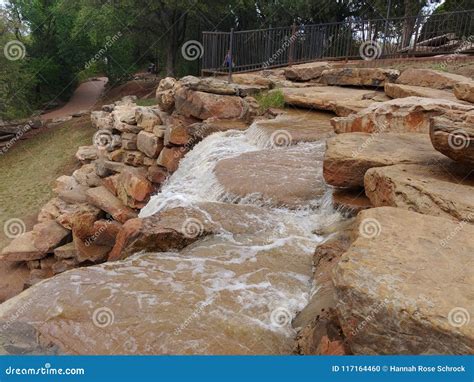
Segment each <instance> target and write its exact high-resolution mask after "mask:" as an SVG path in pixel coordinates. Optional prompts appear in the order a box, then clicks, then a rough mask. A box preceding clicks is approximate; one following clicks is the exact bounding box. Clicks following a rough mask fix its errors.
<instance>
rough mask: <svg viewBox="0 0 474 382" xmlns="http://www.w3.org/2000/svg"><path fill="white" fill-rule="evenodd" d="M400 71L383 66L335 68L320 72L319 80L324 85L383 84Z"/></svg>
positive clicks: (391, 79) (392, 79)
mask: <svg viewBox="0 0 474 382" xmlns="http://www.w3.org/2000/svg"><path fill="white" fill-rule="evenodd" d="M399 75H400V72H399V71H398V70H395V69H385V68H336V69H327V70H324V71H323V72H322V73H321V79H320V81H321V82H322V83H324V84H326V85H338V86H341V85H351V86H383V85H384V84H385V83H387V82H394V81H395V80H396V79H397V78H398V76H399Z"/></svg>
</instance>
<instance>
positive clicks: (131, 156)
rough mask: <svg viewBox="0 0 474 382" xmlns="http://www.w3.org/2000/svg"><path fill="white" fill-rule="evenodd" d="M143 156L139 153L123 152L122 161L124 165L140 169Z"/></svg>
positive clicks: (142, 163)
mask: <svg viewBox="0 0 474 382" xmlns="http://www.w3.org/2000/svg"><path fill="white" fill-rule="evenodd" d="M144 160H145V154H143V153H142V152H141V151H129V150H125V151H124V152H123V156H122V161H123V163H125V164H126V165H129V166H134V167H140V166H143V165H144Z"/></svg>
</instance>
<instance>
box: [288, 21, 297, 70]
mask: <svg viewBox="0 0 474 382" xmlns="http://www.w3.org/2000/svg"><path fill="white" fill-rule="evenodd" d="M295 34H296V24H295V23H293V25H292V26H291V37H290V51H289V57H288V61H289V62H288V63H289V64H290V65H291V64H292V63H293V61H294V57H293V55H294V54H295Z"/></svg>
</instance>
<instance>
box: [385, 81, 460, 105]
mask: <svg viewBox="0 0 474 382" xmlns="http://www.w3.org/2000/svg"><path fill="white" fill-rule="evenodd" d="M384 91H385V94H387V95H388V96H389V97H392V98H405V97H424V98H436V99H446V100H448V101H455V102H456V101H457V100H458V99H457V98H456V97H455V96H454V94H453V92H452V91H449V90H439V89H433V88H427V87H424V86H413V85H403V84H395V83H390V82H387V83H386V84H385V86H384Z"/></svg>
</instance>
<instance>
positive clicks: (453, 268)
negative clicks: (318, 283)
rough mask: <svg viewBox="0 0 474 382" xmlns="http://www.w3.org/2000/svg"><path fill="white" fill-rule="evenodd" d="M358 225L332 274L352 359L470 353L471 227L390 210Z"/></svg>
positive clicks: (473, 327) (364, 215) (372, 213)
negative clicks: (355, 356)
mask: <svg viewBox="0 0 474 382" xmlns="http://www.w3.org/2000/svg"><path fill="white" fill-rule="evenodd" d="M407 222H410V224H407ZM356 223H357V225H358V227H359V229H358V230H357V231H356V232H358V236H357V238H356V240H355V241H354V242H353V243H352V245H351V247H350V248H349V249H348V250H347V252H346V253H345V254H344V255H343V257H342V258H341V260H340V261H339V263H338V265H337V267H336V269H335V272H334V283H335V286H336V291H337V297H338V300H339V301H338V312H339V318H340V320H341V324H342V329H343V331H344V334H345V336H346V339H347V341H348V342H349V344H350V348H351V350H352V351H353V353H354V354H364V355H366V354H472V353H473V351H474V324H473V322H472V319H470V317H472V316H473V315H474V307H473V305H472V287H471V286H472V284H473V282H474V273H473V271H472V269H473V265H474V263H473V261H474V259H473V258H472V237H473V235H474V226H472V225H470V224H465V225H464V226H463V227H462V229H459V223H457V222H455V221H453V220H450V219H444V218H439V217H433V216H426V215H421V214H418V213H415V212H410V211H405V210H403V209H399V208H392V207H379V208H373V209H369V210H366V211H362V212H361V213H360V214H359V215H358V217H357V222H356ZM450 235H452V237H451V236H450ZM449 237H451V240H449V239H448V240H446V241H445V244H444V245H442V244H441V243H442V241H443V240H444V238H449ZM408 238H409V240H410V242H409V245H407V243H406V240H407V239H408Z"/></svg>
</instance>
